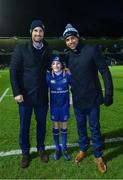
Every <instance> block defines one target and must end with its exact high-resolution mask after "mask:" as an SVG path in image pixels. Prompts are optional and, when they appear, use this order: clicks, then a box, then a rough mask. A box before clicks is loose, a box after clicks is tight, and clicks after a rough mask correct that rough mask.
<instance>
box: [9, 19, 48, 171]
mask: <svg viewBox="0 0 123 180" xmlns="http://www.w3.org/2000/svg"><path fill="white" fill-rule="evenodd" d="M44 31H45V27H44V24H43V22H42V21H41V20H34V21H32V23H31V26H30V33H31V39H30V41H29V42H27V43H25V44H21V45H17V46H16V47H15V50H14V53H13V55H12V58H11V63H10V81H11V85H12V90H13V94H14V98H15V101H16V102H17V103H18V105H19V116H20V132H19V145H20V148H21V150H22V160H21V167H22V168H26V167H28V166H29V162H30V156H29V151H30V140H29V132H30V122H31V116H32V112H33V110H34V114H35V119H36V123H37V124H36V125H37V127H36V138H37V151H38V153H39V156H40V158H41V160H42V161H43V162H48V160H49V157H48V154H47V153H46V151H45V144H44V141H45V134H46V115H47V108H48V90H47V83H46V71H47V68H48V67H49V61H50V59H51V58H50V55H51V51H50V49H49V48H48V44H47V42H46V41H45V40H44Z"/></svg>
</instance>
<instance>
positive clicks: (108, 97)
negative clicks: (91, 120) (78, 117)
mask: <svg viewBox="0 0 123 180" xmlns="http://www.w3.org/2000/svg"><path fill="white" fill-rule="evenodd" d="M112 104H113V96H111V95H106V96H105V98H104V105H105V106H110V105H112Z"/></svg>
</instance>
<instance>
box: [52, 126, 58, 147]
mask: <svg viewBox="0 0 123 180" xmlns="http://www.w3.org/2000/svg"><path fill="white" fill-rule="evenodd" d="M52 133H53V138H54V142H55V145H56V150H57V151H59V150H60V145H59V129H55V128H53V129H52Z"/></svg>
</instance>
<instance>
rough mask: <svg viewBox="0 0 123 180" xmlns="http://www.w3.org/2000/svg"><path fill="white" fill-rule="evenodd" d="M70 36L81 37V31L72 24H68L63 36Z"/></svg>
mask: <svg viewBox="0 0 123 180" xmlns="http://www.w3.org/2000/svg"><path fill="white" fill-rule="evenodd" d="M68 36H76V37H77V38H79V33H78V31H77V29H75V28H74V27H73V26H72V25H71V24H67V25H66V27H65V31H64V32H63V38H64V39H66V38H67V37H68Z"/></svg>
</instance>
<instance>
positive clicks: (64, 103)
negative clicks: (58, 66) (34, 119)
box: [46, 72, 71, 108]
mask: <svg viewBox="0 0 123 180" xmlns="http://www.w3.org/2000/svg"><path fill="white" fill-rule="evenodd" d="M46 79H47V83H48V86H49V88H50V107H51V108H64V107H66V108H67V107H69V85H70V84H71V75H70V74H67V73H66V74H65V76H63V72H62V73H61V74H60V75H56V74H54V77H53V76H52V73H51V72H48V73H47V76H46Z"/></svg>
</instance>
